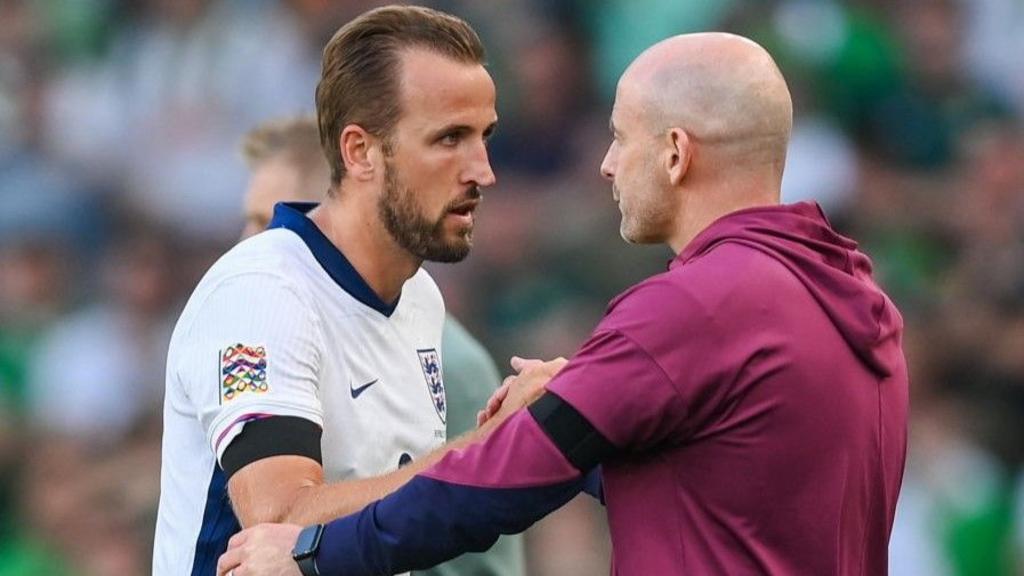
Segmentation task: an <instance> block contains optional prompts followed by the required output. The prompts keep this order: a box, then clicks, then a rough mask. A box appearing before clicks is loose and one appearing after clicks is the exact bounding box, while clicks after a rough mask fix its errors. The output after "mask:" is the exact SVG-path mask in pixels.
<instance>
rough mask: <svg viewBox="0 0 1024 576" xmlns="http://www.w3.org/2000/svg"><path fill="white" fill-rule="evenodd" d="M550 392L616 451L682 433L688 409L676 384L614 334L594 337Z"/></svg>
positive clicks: (643, 446)
mask: <svg viewBox="0 0 1024 576" xmlns="http://www.w3.org/2000/svg"><path fill="white" fill-rule="evenodd" d="M547 389H548V391H549V392H551V393H553V394H555V395H557V396H558V397H560V398H561V399H562V400H564V401H565V402H567V403H569V404H570V405H572V407H573V408H575V409H576V410H577V411H578V412H579V413H580V414H581V415H582V416H583V417H584V418H585V419H586V420H587V421H588V422H589V423H590V425H591V426H593V427H594V428H596V429H597V430H598V431H599V432H601V434H603V435H604V437H605V438H607V439H608V441H609V442H611V443H612V444H614V445H615V446H616V447H617V448H621V449H624V450H642V449H646V448H649V447H651V446H654V445H657V444H659V443H661V442H662V441H664V440H666V439H668V438H670V437H672V436H673V435H678V434H680V433H681V430H682V423H683V421H684V418H685V406H684V405H683V402H682V400H681V399H680V397H679V395H678V394H677V392H676V389H675V387H674V386H673V385H672V382H671V381H670V380H669V378H668V377H667V376H666V375H665V373H664V372H663V371H662V369H661V367H660V366H658V364H657V363H656V362H655V361H654V360H653V359H652V358H651V356H650V355H648V353H647V352H646V351H644V350H643V349H642V348H641V347H640V346H639V345H637V344H636V343H635V342H634V341H633V340H631V339H630V338H629V337H627V336H626V335H625V334H623V333H621V332H619V331H616V330H604V331H598V332H595V333H594V334H593V335H592V336H591V337H590V339H589V340H588V341H587V342H586V343H585V344H584V345H583V347H582V348H580V350H579V352H577V353H576V355H575V356H574V357H573V358H572V360H571V361H570V362H569V363H568V364H567V365H566V367H565V368H564V369H563V370H562V371H561V372H560V373H559V374H558V376H556V377H555V378H554V379H553V380H552V381H551V382H550V383H549V384H548V387H547Z"/></svg>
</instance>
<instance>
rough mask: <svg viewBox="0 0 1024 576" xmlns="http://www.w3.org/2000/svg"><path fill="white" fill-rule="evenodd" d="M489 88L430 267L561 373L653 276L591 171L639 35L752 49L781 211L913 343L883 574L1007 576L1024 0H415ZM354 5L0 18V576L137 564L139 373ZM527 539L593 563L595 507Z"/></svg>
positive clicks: (220, 0)
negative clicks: (269, 128)
mask: <svg viewBox="0 0 1024 576" xmlns="http://www.w3.org/2000/svg"><path fill="white" fill-rule="evenodd" d="M424 3H425V4H428V5H431V6H434V7H437V8H441V9H444V10H447V11H450V12H452V13H455V14H458V15H460V16H462V17H464V18H466V19H467V20H468V21H470V22H471V23H472V24H473V25H474V26H475V27H476V29H477V30H478V32H479V33H480V35H481V37H482V38H483V40H484V43H485V45H486V46H487V48H488V61H489V69H490V71H491V73H492V74H493V76H494V78H495V81H496V84H497V86H498V94H499V100H498V107H499V115H500V121H499V129H498V131H497V133H496V136H495V138H494V140H493V146H492V148H491V152H492V161H493V164H494V167H495V170H496V172H497V175H498V184H497V185H496V186H495V187H494V188H493V189H491V190H488V191H486V192H485V196H486V201H485V202H484V204H483V206H482V208H481V212H480V214H479V222H478V226H477V232H476V244H475V248H474V251H473V253H472V255H471V256H470V258H469V259H468V260H467V261H465V262H464V263H461V264H458V265H454V266H450V265H445V266H436V265H431V266H430V269H431V271H432V273H433V274H434V276H435V278H437V280H438V282H439V284H440V285H441V288H442V290H443V292H444V294H445V297H446V301H447V305H448V307H449V309H450V310H451V311H453V312H454V314H455V315H456V316H458V317H459V318H460V319H461V320H462V321H463V322H464V323H465V324H467V325H468V326H469V327H470V328H471V330H472V331H473V332H474V333H475V334H476V335H477V336H478V337H480V338H481V339H482V340H483V341H484V343H485V344H486V345H487V346H488V347H489V349H490V350H491V352H492V353H493V354H494V356H495V358H496V359H497V360H498V361H499V364H501V365H504V363H505V362H506V359H507V358H508V357H509V356H510V355H511V354H512V353H517V354H519V355H525V356H543V357H551V356H555V355H565V356H569V355H570V354H571V353H572V352H573V351H574V349H575V347H576V345H577V344H579V343H580V342H582V340H583V338H584V337H585V336H586V334H587V333H588V331H589V329H590V328H591V327H592V326H593V325H594V323H595V322H596V320H597V319H598V318H599V317H600V316H601V314H602V312H603V310H604V307H605V305H606V303H607V302H608V300H609V299H610V298H611V297H613V296H614V295H615V294H616V293H617V292H619V291H621V290H622V289H624V288H625V287H627V286H629V285H630V284H631V283H633V282H636V281H638V280H639V279H641V278H643V277H645V276H647V275H650V274H653V273H657V272H658V271H660V270H662V269H663V268H664V266H665V263H666V261H667V260H668V259H669V258H670V256H671V254H670V253H669V252H668V251H667V249H665V248H663V247H635V246H627V245H625V244H624V243H623V242H622V241H621V240H620V238H619V235H618V217H619V214H618V211H617V209H616V207H615V204H614V203H613V202H612V201H611V190H610V186H609V185H608V184H607V183H606V182H604V181H602V180H601V178H600V176H599V174H598V165H599V163H600V160H601V158H602V155H603V153H604V151H605V149H606V147H607V145H608V143H609V140H610V136H609V134H608V129H607V123H608V114H609V111H610V104H611V101H612V97H613V95H614V89H615V82H616V80H617V78H618V76H619V74H620V73H621V72H622V71H623V70H624V68H625V66H626V65H627V64H628V63H629V61H630V60H632V59H633V58H634V57H635V56H636V55H637V54H639V52H640V51H641V50H642V49H643V48H645V47H646V46H648V45H650V44H651V43H653V42H655V41H657V40H660V39H662V38H665V37H667V36H669V35H672V34H677V33H682V32H690V31H700V30H728V31H734V32H738V33H742V34H745V35H748V36H750V37H752V38H755V39H757V40H758V41H759V42H761V43H762V44H763V45H764V46H766V47H767V48H768V49H769V51H771V52H772V53H773V54H774V55H775V56H776V59H777V60H778V62H779V63H780V66H781V67H782V69H783V72H784V74H785V75H786V77H787V78H788V80H789V82H790V87H791V89H792V91H793V94H794V98H795V106H796V112H797V116H796V119H795V127H794V131H793V142H792V146H791V150H790V156H789V159H788V163H787V170H786V178H785V182H784V190H783V193H784V199H785V200H787V201H798V200H808V199H811V200H816V201H818V202H819V203H820V204H821V205H822V206H823V207H824V208H825V210H826V212H827V213H828V215H829V217H830V219H831V220H832V222H833V224H834V225H835V226H836V227H837V228H838V229H840V230H841V231H842V232H844V233H847V234H849V235H852V236H853V237H854V238H856V239H858V240H859V241H861V244H862V246H863V247H864V248H865V250H866V252H867V253H868V254H869V255H870V256H871V257H872V259H873V260H874V263H875V269H876V273H877V275H878V278H879V279H880V281H881V282H882V283H883V284H884V286H885V287H886V288H887V290H888V291H889V293H890V295H891V296H892V297H893V299H894V300H895V301H896V303H897V304H898V305H899V307H900V309H901V311H902V313H903V315H904V318H905V321H906V325H907V338H906V342H905V345H906V351H907V355H908V359H909V361H910V364H911V385H912V386H911V387H912V393H911V394H912V422H911V429H912V430H911V447H910V455H909V459H908V465H907V470H906V475H905V481H904V486H903V493H902V497H901V502H900V506H899V510H898V513H897V519H896V527H895V529H894V532H893V538H892V547H891V557H892V574H894V575H923V574H927V575H935V576H943V575H949V576H958V575H975V574H977V575H996V576H998V575H1003V574H1024V472H1022V470H1024V441H1022V440H1024V123H1022V118H1024V59H1022V58H1021V55H1024V3H1022V2H1021V1H1020V0H960V1H958V0H889V1H882V0H845V1H844V0H718V1H716V2H682V1H679V0H489V1H487V2H473V1H471V0H438V1H435V2H424ZM375 4H376V3H374V2H368V1H359V0H0V576H36V575H54V574H68V575H77V576H106V575H121V574H144V573H147V572H148V571H149V558H150V546H151V544H152V532H153V524H154V519H155V510H156V503H157V494H158V491H159V474H158V469H159V450H160V410H161V403H162V397H163V384H164V358H165V354H166V346H167V341H168V338H169V335H170V330H171V328H172V327H173V322H174V321H175V319H176V318H177V315H178V313H179V312H180V310H181V308H182V306H183V304H184V299H185V298H186V297H187V296H188V294H189V293H190V291H191V289H192V288H193V287H194V285H195V283H196V282H197V281H198V279H199V277H200V275H201V274H202V273H203V271H204V270H205V269H206V268H207V267H208V266H209V265H210V264H211V263H212V262H213V260H214V259H215V258H216V257H217V256H218V255H219V254H221V253H223V251H225V250H226V249H227V248H228V247H230V246H231V244H232V243H233V242H234V241H236V239H237V237H238V235H239V233H240V231H241V195H242V193H243V190H244V187H245V184H246V178H247V174H246V168H245V165H244V163H243V161H242V158H241V156H240V154H239V152H238V146H239V143H240V141H241V139H242V137H243V135H244V134H245V132H247V131H248V130H249V129H251V128H252V127H253V126H254V125H256V124H258V123H260V122H263V121H266V120H268V119H272V118H280V117H282V116H293V115H296V114H301V113H308V112H312V111H313V90H314V87H315V84H316V80H317V78H318V76H319V60H320V50H321V49H322V47H323V45H324V44H325V43H326V41H327V40H328V39H329V38H330V36H331V35H332V34H333V32H334V31H335V30H336V29H337V28H338V26H340V25H341V24H343V23H344V22H346V21H347V20H348V19H350V18H352V17H353V16H354V15H356V14H358V13H360V12H361V11H363V10H365V9H367V8H369V7H372V6H373V5H375ZM559 514H560V515H561V516H560V517H556V518H553V519H551V520H545V521H543V522H541V523H540V524H539V525H538V526H536V527H535V528H534V529H532V531H531V533H530V534H529V538H528V552H529V559H528V560H529V561H528V566H529V573H530V574H531V576H532V575H537V576H546V575H554V574H557V575H559V576H573V575H591V574H603V573H606V570H607V568H606V566H607V555H608V550H607V546H608V545H607V536H606V533H605V532H604V530H605V529H604V527H603V525H602V522H603V521H602V520H601V513H600V511H598V510H596V509H594V508H593V507H592V505H589V504H586V503H576V504H574V505H573V506H571V507H570V508H569V510H567V511H565V512H563V513H559Z"/></svg>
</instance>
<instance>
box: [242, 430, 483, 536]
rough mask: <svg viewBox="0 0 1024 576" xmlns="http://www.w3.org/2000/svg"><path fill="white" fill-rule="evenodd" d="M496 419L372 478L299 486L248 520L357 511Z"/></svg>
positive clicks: (295, 520) (293, 519)
mask: <svg viewBox="0 0 1024 576" xmlns="http://www.w3.org/2000/svg"><path fill="white" fill-rule="evenodd" d="M499 423H500V422H499V421H489V422H487V423H486V424H484V425H483V426H482V427H480V428H478V429H476V430H472V431H470V432H467V433H466V434H463V435H462V436H460V437H458V438H456V439H455V440H452V441H451V442H448V443H446V444H445V445H444V446H441V447H440V448H437V449H436V450H434V451H432V452H430V453H428V454H427V455H425V456H422V457H420V458H418V459H416V460H413V461H412V462H410V463H409V464H407V465H405V466H403V467H401V468H399V469H397V470H395V471H393V472H390V473H388V474H383V475H381V476H375V477H373V478H362V479H358V480H345V481H341V482H332V483H322V484H310V485H308V486H303V487H301V488H299V489H297V490H296V492H295V493H294V495H293V496H292V498H290V500H291V502H290V503H289V504H287V505H286V506H284V507H282V509H281V511H280V513H278V514H276V515H273V516H272V517H261V518H256V519H255V520H256V521H255V522H252V524H258V523H261V522H283V523H288V524H322V523H326V522H329V521H331V520H333V519H335V518H340V517H342V516H347V515H349V514H353V513H355V512H358V511H360V510H362V509H363V508H364V507H366V506H367V505H368V504H370V503H372V502H374V501H376V500H380V499H381V498H384V497H385V496H387V495H388V494H391V493H392V492H395V491H396V490H398V489H399V488H401V487H402V486H403V485H405V484H406V483H407V482H409V480H411V479H412V478H413V477H414V476H416V475H417V474H419V473H420V472H423V471H424V470H426V469H428V468H430V467H431V466H433V465H434V464H436V463H437V462H439V461H440V460H441V459H442V458H443V457H444V455H445V454H447V453H448V452H450V451H452V450H456V449H460V448H465V447H466V446H469V445H470V444H472V443H474V442H477V441H479V440H482V439H484V438H486V437H487V435H488V434H490V432H491V431H492V430H493V429H494V428H496V427H497V426H498V424H499ZM252 524H246V525H247V526H248V525H252Z"/></svg>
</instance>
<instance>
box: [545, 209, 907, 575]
mask: <svg viewBox="0 0 1024 576" xmlns="http://www.w3.org/2000/svg"><path fill="white" fill-rule="evenodd" d="M902 331H903V322H902V319H901V317H900V315H899V313H898V312H897V311H896V308H895V307H894V306H893V304H892V302H890V301H889V299H888V298H887V297H886V296H885V294H883V293H882V291H881V290H880V289H879V288H878V286H877V285H876V284H875V283H874V281H873V280H872V278H871V263H870V261H869V260H868V258H867V257H866V256H865V255H864V254H862V253H861V252H858V251H857V244H856V243H855V242H853V241H852V240H849V239H847V238H844V237H843V236H841V235H839V234H837V233H836V232H835V231H833V230H832V229H831V227H830V226H829V223H828V221H827V220H826V219H825V216H824V215H823V214H822V212H821V210H820V208H818V206H817V205H815V204H809V203H802V204H796V205H791V206H773V207H765V208H753V209H748V210H742V211H738V212H735V213H732V214H729V215H727V216H725V217H723V218H721V219H719V220H717V221H716V222H714V223H713V224H711V225H710V226H709V227H708V228H706V229H705V230H704V231H703V232H701V233H700V234H699V235H698V236H697V237H696V238H695V239H694V240H693V241H692V242H690V244H689V245H687V247H686V248H685V249H684V250H683V252H682V253H681V254H679V256H678V257H677V258H675V259H674V260H673V261H672V262H671V263H670V266H669V270H668V272H666V273H664V274H660V275H657V276H654V277H652V278H650V279H648V280H647V281H645V282H643V283H641V284H639V285H637V286H634V287H633V288H631V289H630V290H628V291H627V292H625V293H624V294H622V295H621V296H619V297H618V298H617V299H616V300H614V301H613V302H612V304H611V305H610V307H609V310H608V313H607V315H606V316H605V318H604V320H603V321H602V322H601V324H600V325H599V326H598V328H597V329H596V330H595V332H594V334H593V336H592V337H591V339H590V341H589V342H588V343H587V344H586V345H584V347H583V348H582V350H581V351H580V353H579V354H577V355H576V357H574V358H573V360H572V362H571V363H570V364H569V366H567V367H566V369H565V370H563V372H562V373H561V374H560V375H559V377H558V378H556V379H555V380H554V381H552V382H551V384H550V385H549V387H548V389H549V390H550V391H552V392H554V393H556V394H558V395H559V396H560V397H562V398H563V399H565V400H566V401H568V402H569V403H570V404H572V405H573V406H574V407H575V408H576V409H577V410H579V411H580V412H581V413H582V414H583V416H584V417H585V418H586V419H587V420H588V421H589V422H590V423H591V424H593V425H594V426H595V427H596V428H598V429H599V430H600V431H601V432H603V433H604V435H605V436H606V437H607V438H608V439H609V440H610V441H611V442H612V443H613V444H615V445H616V446H619V447H622V448H625V449H627V450H628V453H627V454H625V455H623V456H621V457H620V458H617V459H615V460H614V461H611V462H608V461H606V462H605V463H604V465H603V471H604V494H605V498H606V503H607V506H608V515H609V524H610V527H611V535H612V542H613V550H614V565H613V571H614V572H615V573H617V574H620V575H650V574H659V575H660V574H699V575H703V574H786V575H789V574H815V575H818V574H843V575H854V574H856V575H862V574H863V575H870V576H879V575H884V574H886V573H887V572H888V568H887V561H888V541H889V533H890V530H891V528H892V522H893V515H894V511H895V508H896V498H897V495H898V493H899V486H900V481H901V479H902V475H903V465H904V460H905V456H906V440H907V397H908V382H907V371H906V364H905V361H904V357H903V352H902V349H901V337H902Z"/></svg>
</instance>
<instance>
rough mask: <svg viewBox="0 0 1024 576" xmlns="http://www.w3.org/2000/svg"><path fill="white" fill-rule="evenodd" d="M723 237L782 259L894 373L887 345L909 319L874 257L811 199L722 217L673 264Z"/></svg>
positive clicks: (857, 344)
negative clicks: (875, 269) (875, 274)
mask: <svg viewBox="0 0 1024 576" xmlns="http://www.w3.org/2000/svg"><path fill="white" fill-rule="evenodd" d="M723 242H736V243H740V244H744V245H747V246H750V247H752V248H756V249H758V250H760V251H762V252H764V253H765V254H768V255H769V256H771V257H772V258H774V259H775V260H778V261H779V262H780V263H782V264H783V265H784V266H786V268H788V269H789V270H790V271H791V272H792V273H793V274H794V275H795V276H796V277H797V278H798V279H799V280H800V282H802V283H803V285H804V286H806V287H807V290H808V291H809V292H810V293H811V294H812V295H813V296H814V299H815V300H817V302H818V304H819V305H820V306H821V307H822V309H823V310H824V311H825V312H826V313H827V314H828V317H829V318H830V319H831V321H832V324H834V325H835V326H836V328H837V329H838V330H839V332H840V333H841V334H842V336H843V338H844V339H845V340H846V343H847V344H849V346H850V348H851V349H853V350H854V351H855V353H856V354H857V356H858V357H859V358H860V359H861V361H863V362H864V363H865V364H866V365H867V366H869V367H870V368H871V369H872V370H873V371H874V372H876V373H878V374H879V375H882V376H886V375H888V368H887V364H886V362H885V361H884V357H883V350H884V348H885V346H884V345H885V344H886V343H888V341H889V340H890V339H892V338H897V337H898V336H899V334H900V333H901V332H902V328H903V319H902V318H901V317H900V315H899V312H898V311H897V310H896V307H895V306H894V305H893V303H892V302H891V301H890V300H889V298H888V297H886V295H885V294H884V293H883V292H882V290H881V289H880V288H879V287H878V285H877V284H875V281H874V279H873V278H872V275H871V271H872V266H871V260H870V259H868V257H867V256H866V255H864V253H862V252H860V251H859V250H858V249H857V243H856V242H854V241H853V240H851V239H849V238H846V237H844V236H842V235H840V234H838V233H836V232H835V231H834V230H833V229H832V226H831V225H830V224H829V222H828V220H827V219H826V218H825V214H824V212H822V210H821V208H820V207H819V206H818V205H817V204H815V203H810V202H801V203H798V204H791V205H781V206H768V207H758V208H749V209H746V210H740V211H737V212H733V213H730V214H727V215H725V216H723V217H722V218H719V219H718V220H716V221H715V222H713V223H712V224H711V225H710V226H708V227H707V228H706V229H704V231H702V232H701V233H700V234H699V235H697V237H696V238H694V239H693V240H692V241H691V242H690V243H689V244H688V245H687V246H686V248H685V249H684V250H683V251H682V252H681V253H680V254H679V256H677V257H676V258H675V259H674V260H673V261H672V262H671V264H670V267H675V266H678V265H681V264H684V263H686V262H688V261H690V260H692V259H694V258H698V257H700V256H701V255H702V254H704V253H706V252H708V251H709V250H711V249H712V248H714V247H715V246H717V245H719V244H721V243H723Z"/></svg>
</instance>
